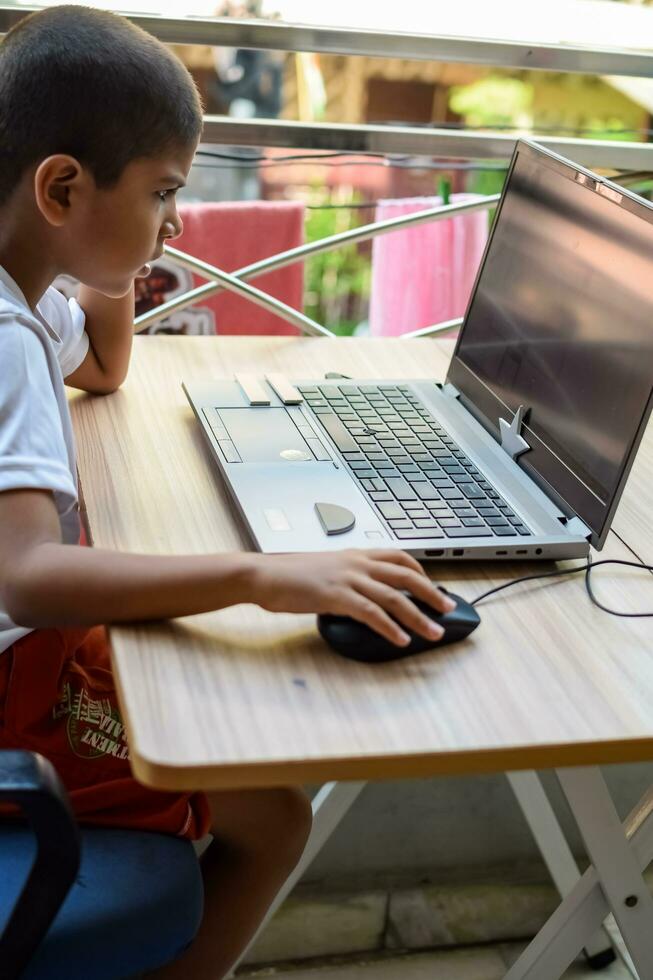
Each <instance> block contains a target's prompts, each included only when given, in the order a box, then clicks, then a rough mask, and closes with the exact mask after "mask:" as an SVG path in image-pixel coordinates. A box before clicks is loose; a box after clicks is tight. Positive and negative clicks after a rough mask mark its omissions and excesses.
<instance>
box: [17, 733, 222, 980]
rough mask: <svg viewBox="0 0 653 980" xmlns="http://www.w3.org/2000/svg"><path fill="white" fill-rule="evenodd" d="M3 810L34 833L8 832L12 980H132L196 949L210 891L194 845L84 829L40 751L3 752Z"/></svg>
mask: <svg viewBox="0 0 653 980" xmlns="http://www.w3.org/2000/svg"><path fill="white" fill-rule="evenodd" d="M0 803H14V804H17V805H18V806H19V807H20V809H21V811H22V812H23V814H24V816H25V817H26V818H27V820H28V822H29V824H30V826H25V825H24V824H22V823H20V824H19V823H17V822H16V823H14V822H9V821H7V822H5V823H3V824H0V976H1V977H2V978H3V980H18V978H23V980H88V978H89V977H93V980H125V978H129V977H134V976H136V975H138V974H139V973H141V972H143V971H148V970H154V969H157V968H158V967H161V966H163V965H164V964H166V963H169V962H170V961H172V960H174V959H176V957H178V956H179V955H180V954H181V953H182V952H183V951H184V949H185V948H186V947H187V946H188V945H189V944H190V943H191V942H192V940H193V938H194V936H195V934H196V932H197V929H198V927H199V923H200V920H201V917H202V905H203V891H202V879H201V874H200V870H199V863H198V860H197V857H196V855H195V851H194V849H193V846H192V844H191V843H190V842H189V841H185V840H180V839H178V838H175V837H169V836H166V835H164V834H155V833H148V832H144V831H134V830H116V829H96V828H92V829H90V828H81V829H80V828H78V827H77V824H76V822H75V819H74V817H73V814H72V811H71V809H70V805H69V802H68V799H67V796H66V791H65V789H64V788H63V786H62V784H61V782H60V780H59V778H58V776H57V774H56V772H55V770H54V768H53V767H52V766H51V764H50V763H49V762H48V761H47V760H46V759H44V758H43V757H42V756H39V755H37V754H36V753H32V752H24V751H2V752H0Z"/></svg>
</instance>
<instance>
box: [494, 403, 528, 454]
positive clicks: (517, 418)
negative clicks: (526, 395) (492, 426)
mask: <svg viewBox="0 0 653 980" xmlns="http://www.w3.org/2000/svg"><path fill="white" fill-rule="evenodd" d="M529 411H530V409H527V408H524V406H523V405H520V406H519V408H518V409H517V411H516V412H515V414H514V416H513V419H512V422H506V420H505V419H502V418H499V429H500V431H501V448H502V449H503V451H504V452H506V453H508V455H509V456H510V458H511V459H517V457H518V456H521V454H522V453H525V452H527V451H528V450H529V449H530V448H531V447H530V446H529V445H528V443H527V442H526V440H525V439H524V438H523V437H522V434H521V429H522V425H523V424H524V422H525V418H526V416H527V415H528V412H529Z"/></svg>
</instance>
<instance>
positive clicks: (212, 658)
mask: <svg viewBox="0 0 653 980" xmlns="http://www.w3.org/2000/svg"><path fill="white" fill-rule="evenodd" d="M451 350H452V345H451V342H446V341H439V342H438V341H434V340H408V341H402V340H352V339H346V340H344V339H337V340H335V339H334V340H327V339H321V338H320V339H308V338H297V339H295V338H252V337H247V338H244V337H243V338H241V337H226V338H205V337H197V338H195V337H193V338H187V337H184V338H173V337H142V338H136V341H135V349H134V357H133V361H132V366H131V369H130V374H129V377H128V379H127V381H126V383H125V385H124V386H123V388H122V389H121V390H120V391H118V392H116V393H115V394H113V395H111V396H109V397H106V398H92V397H88V396H84V395H80V394H76V395H73V397H72V399H71V401H72V412H73V421H74V424H75V428H76V432H77V437H78V448H79V470H80V477H81V484H82V487H83V490H84V496H85V503H86V509H87V515H88V523H89V529H90V533H91V537H92V541H93V543H94V544H95V545H96V546H99V547H104V548H118V549H123V550H126V551H134V552H148V553H153V554H168V553H184V554H189V553H196V554H201V553H207V552H223V551H229V550H232V549H238V548H246V547H248V542H247V540H246V537H245V536H244V533H243V532H242V531H241V530H240V529H239V525H238V522H237V520H236V518H235V512H234V509H233V505H232V504H231V502H230V500H229V499H228V497H227V494H226V491H225V489H224V487H223V485H222V482H221V480H220V477H219V475H218V472H217V469H216V468H215V466H214V465H213V463H212V461H211V459H210V455H209V451H208V448H207V447H206V445H205V443H204V439H203V436H202V434H201V432H200V428H199V425H198V424H197V422H196V421H195V418H194V416H193V413H192V411H191V409H190V406H189V405H188V403H187V401H186V398H185V396H184V394H183V392H182V390H181V381H182V379H183V380H197V379H208V378H212V377H219V376H228V377H230V376H232V375H233V373H234V372H235V371H249V372H253V373H255V374H260V375H263V374H264V373H266V372H269V371H281V372H283V373H284V374H286V375H287V376H288V377H290V378H293V377H294V378H320V377H322V376H323V374H324V372H326V371H329V370H332V371H340V372H342V373H344V374H347V375H351V376H352V377H355V378H356V379H363V378H380V377H388V378H424V377H431V378H443V377H444V374H445V372H446V366H447V363H448V360H449V357H450V354H451ZM640 454H641V460H639V461H638V463H637V464H636V468H635V471H634V473H633V478H632V484H631V486H629V488H628V490H627V491H626V495H625V498H624V502H623V504H622V506H621V508H620V509H619V512H618V514H617V517H616V520H615V528H616V530H617V532H618V534H619V537H618V536H617V535H616V534H614V533H611V534H610V535H609V537H608V540H607V543H606V546H605V548H604V550H603V553H602V555H601V557H615V558H627V559H628V558H632V557H633V551H636V552H637V553H638V554H641V555H642V557H644V558H646V557H648V559H649V561H653V531H652V528H653V521H652V520H649V519H648V518H647V514H648V513H649V509H653V490H652V489H651V487H652V474H653V443H652V440H651V438H648V439H647V440H646V441H645V444H644V445H643V447H642V449H641V451H640ZM643 519H646V520H648V527H647V530H646V533H643V529H642V521H643ZM620 538H621V540H620ZM538 567H542V566H536V565H535V563H528V564H526V563H513V562H510V563H498V562H486V563H469V564H468V563H466V562H465V563H463V562H461V563H459V564H457V563H456V562H455V561H451V562H448V563H446V564H443V563H433V564H432V567H431V571H432V575H433V577H434V578H435V580H436V581H440V582H443V583H445V584H446V585H447V587H448V588H449V589H450V590H451V591H454V592H459V593H460V594H462V595H463V596H464V597H465V598H467V599H473V598H474V597H476V596H477V595H478V594H480V593H481V592H483V591H485V590H486V589H488V588H490V587H492V586H493V585H496V584H500V583H501V582H504V581H508V580H509V579H511V578H515V577H517V576H519V575H525V574H528V573H529V572H534V571H536V569H537V568H538ZM594 585H595V589H596V592H597V595H598V596H599V598H600V599H601V600H602V601H604V602H606V603H607V604H608V605H611V606H613V607H615V608H617V609H620V610H623V611H633V612H634V611H639V610H642V609H650V608H653V587H652V583H651V576H650V574H649V573H648V572H645V571H639V570H637V571H636V570H618V569H616V567H615V568H613V567H612V566H608V567H607V568H604V569H600V570H598V571H597V572H596V573H595V580H594ZM479 611H480V613H481V617H482V623H481V626H480V628H479V629H478V630H477V631H476V632H475V633H473V634H472V635H471V636H470V637H469V638H468V639H467V640H465V641H464V642H462V643H459V644H456V645H455V646H452V647H447V648H444V649H443V650H442V651H437V650H435V651H433V652H431V653H428V654H423V655H421V656H420V657H416V658H412V659H409V660H406V661H398V662H396V663H391V664H386V665H376V666H365V665H362V664H357V663H354V662H350V661H347V660H343V659H341V658H339V657H338V656H337V655H335V654H334V653H332V652H331V651H330V650H329V649H328V648H327V647H326V646H325V644H324V643H323V642H322V641H321V639H320V638H319V636H318V634H317V632H316V629H315V620H314V617H313V616H296V615H281V614H276V615H273V614H270V613H266V612H265V611H263V610H261V609H259V608H258V607H255V606H239V607H232V608H230V609H224V610H221V611H219V612H215V613H210V614H205V615H202V616H194V617H189V618H186V619H179V620H176V621H172V622H163V623H157V624H150V625H142V626H129V627H114V628H112V629H111V641H112V645H113V652H114V665H115V670H116V675H117V678H118V683H119V688H120V692H121V702H122V707H123V711H124V716H125V721H126V725H127V730H128V734H129V739H130V750H131V758H132V765H133V768H134V772H135V774H136V776H137V777H138V778H139V779H141V780H142V781H143V782H144V783H147V784H149V785H152V786H155V787H158V788H162V789H168V788H169V789H181V788H201V787H205V788H227V787H236V786H239V787H246V786H270V785H282V784H299V783H305V782H319V781H322V782H323V781H325V780H368V779H378V778H392V777H411V776H412V777H414V776H429V775H431V776H432V775H435V774H440V773H464V772H490V771H503V770H518V769H529V770H530V769H535V768H558V767H569V766H580V767H585V768H583V769H581V770H577V771H576V770H574V772H577V779H576V780H575V782H574V780H571V781H570V778H567V777H568V776H569V774H566V775H565V774H564V773H563V774H562V776H561V779H562V780H563V788H564V789H565V792H566V794H567V798H568V799H569V800H570V803H571V805H572V808H574V812H575V813H576V816H577V819H579V823H580V824H581V830H582V831H583V833H584V836H585V839H586V841H587V840H588V834H590V829H588V828H587V827H584V826H583V822H584V818H583V816H582V814H580V811H581V810H582V803H583V801H587V800H589V801H590V802H591V805H592V807H593V814H594V816H596V815H597V814H598V815H600V814H601V813H604V819H603V827H602V836H601V835H600V837H601V846H599V847H593V848H590V854H591V855H592V859H593V860H594V863H595V864H597V863H598V870H599V872H600V873H602V866H603V865H604V864H605V862H604V861H603V858H602V855H601V851H602V850H603V851H605V853H607V852H608V851H609V852H610V854H611V855H612V857H613V858H614V855H615V854H621V857H622V858H623V861H622V864H623V866H624V868H625V869H626V870H625V871H624V874H626V875H627V877H626V878H623V877H622V879H620V880H619V881H617V882H616V883H615V882H614V881H612V880H610V881H608V883H607V886H606V880H607V878H609V870H610V869H607V870H605V868H603V870H605V876H607V878H605V876H604V877H602V878H601V885H602V887H603V891H602V892H601V894H603V893H604V892H605V893H606V894H607V895H608V900H609V903H610V906H611V905H612V903H613V902H614V904H615V905H618V904H619V902H620V898H619V897H618V895H617V892H619V893H620V890H622V889H623V888H629V889H631V890H632V889H633V888H634V887H635V886H636V885H638V881H639V883H641V875H640V876H639V879H638V872H637V871H636V869H635V870H634V871H633V868H632V867H631V864H629V860H631V858H632V855H630V851H629V846H628V844H627V843H626V841H625V838H624V835H623V833H622V832H621V828H620V827H619V830H618V832H616V836H615V830H614V827H612V826H611V825H610V826H609V827H608V824H610V820H611V819H612V817H611V813H610V809H609V808H610V805H611V804H610V803H609V802H606V800H604V799H603V797H602V796H601V794H602V792H603V790H602V786H601V782H600V776H599V775H598V770H594V769H592V768H588V767H592V766H595V765H597V764H600V763H608V762H623V761H633V760H642V759H651V758H653V710H652V707H651V706H652V705H653V651H652V647H653V642H652V639H653V631H652V629H651V622H650V620H646V619H618V618H615V617H611V616H608V615H606V614H604V613H602V612H600V611H599V610H598V609H596V608H595V607H593V606H592V605H591V603H590V602H589V599H588V597H587V595H586V592H585V589H584V586H583V582H582V576H573V577H572V576H570V577H567V578H563V579H559V580H554V581H550V580H549V581H546V580H545V581H544V582H540V583H530V584H529V585H526V586H525V585H521V586H516V587H515V588H514V589H511V590H507V591H506V592H504V593H501V594H499V595H498V596H494V597H492V598H491V599H489V600H487V601H486V602H484V603H482V604H481V605H480V606H479ZM565 779H566V784H565ZM588 780H589V781H588ZM597 780H598V782H597ZM572 783H574V785H575V786H576V787H577V788H578V787H582V798H581V799H580V801H579V799H576V800H575V801H574V798H573V797H574V785H572ZM576 796H578V794H576ZM606 807H607V809H606ZM579 814H580V818H579ZM586 822H587V821H585V823H586ZM600 822H601V821H600V819H599V823H600ZM586 831H587V832H586ZM603 831H605V833H603ZM606 835H607V836H606ZM588 846H589V845H588ZM620 848H621V851H620ZM651 850H652V854H653V842H652V843H651ZM622 852H623V853H622ZM631 863H632V861H631ZM633 875H634V877H633ZM597 889H598V884H597ZM590 893H591V894H594V892H592V890H591V889H590ZM590 893H588V894H590ZM590 897H591V895H590ZM587 901H588V899H587V896H585V898H583V899H582V901H581V900H580V899H579V902H580V905H578V903H577V906H578V907H576V906H575V907H574V908H575V909H576V911H575V912H574V915H576V914H577V912H578V908H581V911H582V909H586V907H587ZM583 903H584V904H583ZM561 908H564V904H563V906H561ZM593 908H594V911H593V913H592V914H593V916H594V919H593V920H592V921H594V920H596V921H595V926H596V927H597V928H598V925H599V924H600V921H601V918H600V917H599V918H598V919H597V916H598V915H599V912H598V911H597V909H598V906H596V903H595V906H594V907H593ZM570 914H571V913H570ZM637 914H638V915H640V914H645V915H647V916H649V915H653V905H652V904H651V902H650V896H649V899H648V901H647V900H646V897H645V896H642V898H641V901H640V903H639V908H638V910H637ZM631 919H632V916H631ZM574 921H576V920H574ZM649 921H653V919H651V918H650V917H649V918H647V919H646V920H644V919H642V920H641V921H640V919H638V920H637V922H636V923H635V925H633V926H632V927H631V926H630V925H629V923H628V922H626V923H621V921H620V924H621V925H622V930H623V931H624V934H625V936H626V939H627V942H628V943H629V946H632V949H631V952H634V954H635V956H639V958H640V962H648V963H649V964H650V963H653V931H652V930H650V929H649V928H648V922H649ZM642 923H644V924H642ZM575 928H577V931H578V935H580V934H581V931H582V930H580V926H575ZM584 929H585V931H584V932H583V933H582V935H583V937H584V938H582V939H581V941H580V942H579V943H577V948H580V946H582V945H583V943H584V942H585V938H587V937H588V936H590V935H591V933H592V929H590V926H589V925H588V924H587V923H586V924H585V927H584ZM558 932H559V933H560V935H558V934H556V935H557V940H556V941H555V942H551V941H549V945H548V946H547V947H546V949H547V950H548V949H549V947H550V948H551V949H553V950H554V952H553V953H552V954H551V955H550V956H549V953H548V952H547V953H546V955H545V956H544V958H542V955H541V953H540V952H538V951H537V950H536V955H535V954H534V959H533V962H532V963H527V962H526V961H525V960H524V958H522V959H521V960H520V961H519V963H520V964H522V967H518V965H516V967H515V968H513V970H512V971H511V972H510V977H513V976H514V977H515V978H516V977H520V978H522V977H523V978H525V977H528V978H529V980H537V978H543V980H551V978H552V977H553V976H555V975H558V974H555V973H554V972H552V971H553V970H554V969H557V965H556V964H558V962H560V963H561V962H563V960H564V958H565V956H566V955H567V953H568V950H569V948H571V947H570V946H569V938H568V937H567V938H566V939H565V938H564V937H562V932H564V928H563V927H562V926H561V927H560V929H559V930H558ZM567 932H568V930H567ZM565 935H566V933H565ZM561 937H562V938H561ZM572 939H573V937H572ZM558 940H559V941H558ZM574 941H575V940H574ZM534 942H535V941H534ZM565 942H566V944H567V945H566V946H565ZM560 949H561V950H562V953H556V952H555V951H556V950H560ZM565 950H566V952H565ZM525 956H526V954H525ZM556 956H558V958H557V959H556ZM572 956H573V953H572ZM560 957H562V958H560ZM646 958H647V959H646ZM522 961H524V963H525V964H526V965H523V963H522ZM542 963H544V966H543V967H542ZM638 965H639V964H638ZM538 970H539V971H540V972H538ZM542 970H544V971H545V972H541V971H542ZM515 971H516V972H515ZM547 971H548V972H547ZM648 975H649V974H646V973H643V974H642V977H643V978H644V977H645V976H648Z"/></svg>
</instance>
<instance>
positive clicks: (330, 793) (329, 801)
mask: <svg viewBox="0 0 653 980" xmlns="http://www.w3.org/2000/svg"><path fill="white" fill-rule="evenodd" d="M364 786H365V783H325V784H324V786H322V787H320V789H319V790H318V792H317V794H316V796H315V798H314V799H313V803H312V808H313V828H312V830H311V834H310V837H309V838H308V841H307V843H306V847H305V848H304V853H303V854H302V856H301V859H300V861H299V864H298V865H297V866H296V867H295V869H294V870H293V872H292V874H291V875H290V877H289V878H287V879H286V881H285V882H284V883H283V885H282V886H281V888H280V890H279V892H278V893H277V895H276V897H275V899H274V901H273V902H272V904H271V906H270V908H269V909H268V911H267V912H266V914H265V918H264V919H263V921H262V922H261V924H260V925H259V927H258V929H257V930H256V933H255V934H254V936H253V937H252V940H251V942H250V943H249V945H248V946H247V948H246V949H244V950H243V952H242V954H241V955H240V957H239V959H238V960H237V962H236V963H234V965H233V966H232V968H231V974H233V971H234V970H235V969H236V967H237V966H238V964H239V963H241V962H242V960H243V958H244V957H245V956H246V954H247V952H248V950H250V949H251V947H252V946H253V945H254V943H255V942H256V940H257V939H258V937H259V935H260V934H261V932H262V931H263V930H264V929H265V927H266V925H267V924H268V922H269V921H270V919H271V918H272V916H273V915H274V913H275V912H276V911H277V909H278V908H279V906H280V905H281V904H282V903H283V902H284V901H285V899H286V898H287V897H288V895H289V894H290V892H291V891H292V890H293V888H294V887H295V885H296V884H297V882H298V881H299V879H300V878H301V877H302V875H303V874H304V872H305V871H306V869H307V868H308V866H309V865H310V864H311V863H312V861H313V859H314V858H315V857H316V856H317V855H318V853H319V852H320V850H321V849H322V847H323V846H324V845H325V844H326V842H327V840H328V839H329V837H330V836H331V834H332V833H333V831H334V830H335V829H336V827H337V826H338V824H339V823H340V821H341V820H342V818H343V817H344V816H345V815H346V813H347V811H348V810H349V808H350V807H351V806H352V804H353V803H354V802H355V800H356V797H357V796H358V795H359V793H360V792H361V790H362V789H363V787H364Z"/></svg>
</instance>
